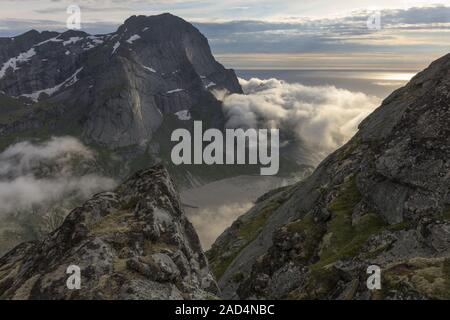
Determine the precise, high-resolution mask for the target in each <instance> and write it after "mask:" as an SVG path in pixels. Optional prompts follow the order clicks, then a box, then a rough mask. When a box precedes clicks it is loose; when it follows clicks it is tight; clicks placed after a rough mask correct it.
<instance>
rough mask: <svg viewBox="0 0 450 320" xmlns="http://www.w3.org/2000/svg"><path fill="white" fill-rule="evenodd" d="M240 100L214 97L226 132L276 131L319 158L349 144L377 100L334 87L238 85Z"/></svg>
mask: <svg viewBox="0 0 450 320" xmlns="http://www.w3.org/2000/svg"><path fill="white" fill-rule="evenodd" d="M240 83H241V86H242V88H243V90H244V93H245V94H243V95H240V94H231V95H227V94H226V93H225V92H223V91H222V92H215V95H216V97H217V98H218V99H220V100H222V101H223V108H224V112H225V115H226V117H227V119H228V120H227V127H230V128H238V127H243V128H279V129H280V133H281V135H282V137H284V138H285V139H292V138H296V139H300V140H301V141H302V142H303V143H304V144H305V145H306V146H308V147H309V148H310V149H312V150H314V151H315V152H317V154H318V155H320V157H321V158H323V157H325V156H326V155H328V154H329V153H331V152H332V151H334V150H336V149H337V148H339V147H340V146H342V145H343V144H344V143H345V142H347V141H348V140H349V139H350V138H351V137H352V136H353V135H354V134H355V133H356V131H357V128H358V125H359V123H360V122H361V121H362V120H363V119H364V118H365V117H367V116H368V115H369V114H370V113H371V112H372V111H373V110H374V109H375V108H376V107H377V106H378V105H379V104H380V99H379V98H377V97H373V96H368V95H366V94H364V93H360V92H352V91H349V90H345V89H339V88H336V87H334V86H320V87H313V86H305V85H302V84H299V83H287V82H284V81H282V80H278V79H267V80H262V79H257V78H252V79H250V80H244V79H240Z"/></svg>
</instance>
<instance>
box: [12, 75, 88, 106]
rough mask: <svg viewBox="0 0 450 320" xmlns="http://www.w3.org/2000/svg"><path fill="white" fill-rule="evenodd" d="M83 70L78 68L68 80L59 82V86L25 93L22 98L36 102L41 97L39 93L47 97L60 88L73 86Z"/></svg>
mask: <svg viewBox="0 0 450 320" xmlns="http://www.w3.org/2000/svg"><path fill="white" fill-rule="evenodd" d="M81 70H83V68H82V67H81V68H79V69H78V70H77V71H76V72H75V73H74V74H73V75H71V76H70V77H69V78H67V79H66V80H64V81H63V82H61V83H60V84H58V85H56V86H54V87H52V88H47V89H43V90H38V91H35V92H32V93H27V94H22V95H21V96H22V97H27V98H30V99H31V100H33V101H35V102H37V101H38V100H39V96H40V95H41V93H45V94H47V95H48V96H51V95H53V94H54V93H55V92H57V91H59V90H60V89H61V88H66V87H68V86H71V85H73V84H74V83H75V82H77V81H78V77H77V75H78V73H80V71H81Z"/></svg>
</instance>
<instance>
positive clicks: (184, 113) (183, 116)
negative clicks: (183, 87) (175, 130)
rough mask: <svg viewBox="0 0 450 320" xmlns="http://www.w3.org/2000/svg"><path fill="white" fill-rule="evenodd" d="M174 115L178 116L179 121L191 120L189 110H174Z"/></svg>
mask: <svg viewBox="0 0 450 320" xmlns="http://www.w3.org/2000/svg"><path fill="white" fill-rule="evenodd" d="M175 115H176V116H177V117H178V120H181V121H188V120H191V113H190V112H189V110H181V111H178V112H175Z"/></svg>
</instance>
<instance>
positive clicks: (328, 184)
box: [208, 55, 450, 299]
mask: <svg viewBox="0 0 450 320" xmlns="http://www.w3.org/2000/svg"><path fill="white" fill-rule="evenodd" d="M449 98H450V55H446V56H444V57H442V58H441V59H439V60H437V61H435V62H434V63H433V64H431V65H430V67H429V68H427V69H426V70H424V71H423V72H421V73H419V74H418V75H417V76H416V77H414V78H413V79H412V80H411V82H410V83H409V84H408V85H407V86H405V87H404V88H401V89H399V90H397V91H395V92H394V93H393V94H392V95H391V96H389V97H388V98H387V99H386V100H385V101H384V102H383V104H382V105H381V106H380V107H379V108H378V109H377V110H376V111H375V112H374V113H373V114H372V115H370V116H369V117H368V118H367V119H366V120H365V121H363V122H362V123H361V125H360V130H359V132H358V133H357V134H356V135H355V137H354V138H353V139H352V140H351V141H350V142H349V143H347V144H346V145H345V146H343V147H342V148H341V149H339V150H338V151H336V152H335V153H333V154H332V155H330V156H329V157H328V158H327V159H325V160H324V161H323V162H322V163H321V165H320V166H319V167H318V168H317V170H316V171H315V172H314V173H313V174H312V175H311V177H309V178H308V179H306V180H305V181H304V182H301V183H299V184H297V185H294V186H292V187H288V188H285V189H282V190H277V191H274V192H272V193H270V194H268V195H266V196H265V197H262V198H261V199H260V201H259V202H258V203H257V205H256V206H255V207H254V208H253V209H252V210H250V212H248V213H247V214H245V215H244V216H243V217H241V218H240V219H239V220H238V221H236V222H235V223H234V224H233V226H232V227H231V228H230V229H228V230H227V231H225V233H224V234H223V235H222V236H221V237H220V238H219V239H218V240H217V242H216V243H215V245H213V247H212V249H211V250H210V251H209V252H208V256H209V258H210V261H211V264H212V269H213V270H214V272H215V273H216V275H217V276H218V278H219V285H220V287H221V289H222V290H223V295H224V296H225V297H227V298H276V299H278V298H291V299H311V298H312V299H334V298H337V299H367V298H371V299H377V298H385V299H409V298H413V299H414V298H418V299H426V298H447V299H448V298H450V220H449V219H450V216H449V213H450V160H449V159H450V127H449V124H450V103H449V101H450V99H449ZM370 265H378V266H380V267H381V269H382V290H375V291H369V290H368V289H367V286H366V279H367V277H368V275H367V274H366V271H367V267H368V266H370Z"/></svg>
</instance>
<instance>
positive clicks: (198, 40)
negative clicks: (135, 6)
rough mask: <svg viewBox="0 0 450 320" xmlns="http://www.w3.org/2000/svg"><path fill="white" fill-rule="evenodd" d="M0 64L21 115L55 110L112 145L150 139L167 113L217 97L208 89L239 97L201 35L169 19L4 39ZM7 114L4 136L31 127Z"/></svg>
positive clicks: (1, 81)
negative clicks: (100, 31) (96, 31)
mask: <svg viewBox="0 0 450 320" xmlns="http://www.w3.org/2000/svg"><path fill="white" fill-rule="evenodd" d="M0 65H1V67H0V91H2V93H3V94H4V95H6V96H8V97H13V98H16V99H18V100H19V101H18V102H17V104H19V103H22V108H20V109H21V110H20V111H21V112H22V113H26V115H27V116H28V117H31V118H36V115H34V114H33V112H28V110H22V109H24V108H26V106H27V105H30V106H31V107H32V109H38V108H36V107H40V106H45V107H47V108H49V107H51V106H49V105H58V108H60V109H65V110H64V111H62V112H61V113H63V114H62V119H60V120H59V121H63V120H64V119H65V120H68V119H70V122H71V124H72V125H73V126H74V127H77V129H78V130H79V131H80V132H78V134H80V135H81V136H82V137H83V140H84V141H89V142H95V143H98V144H102V145H108V146H115V147H123V146H130V145H133V144H143V143H146V142H148V141H150V140H151V139H152V136H153V134H154V133H155V131H156V130H157V129H158V127H159V126H160V125H161V123H162V121H163V117H164V115H167V114H172V115H174V114H175V113H176V112H179V111H184V110H190V109H191V108H193V107H194V106H195V105H198V104H199V103H200V102H201V101H202V100H214V99H213V97H212V95H211V94H210V93H209V91H208V90H209V89H212V88H220V89H227V90H228V91H230V92H236V93H240V92H242V91H241V88H240V86H239V83H238V81H237V78H236V76H235V74H234V72H233V71H232V70H226V69H225V68H224V67H223V66H222V65H220V64H219V63H218V62H217V61H216V60H215V59H214V57H213V56H212V53H211V50H210V48H209V45H208V42H207V40H206V38H205V37H204V36H203V35H202V34H201V33H200V32H199V31H198V30H197V29H196V28H194V27H193V26H192V25H191V24H189V23H187V22H186V21H184V20H182V19H181V18H178V17H175V16H172V15H170V14H162V15H159V16H150V17H146V16H133V17H130V18H129V19H127V20H126V21H125V23H124V24H123V25H122V26H120V27H119V28H118V30H117V31H116V32H114V33H111V34H107V35H88V34H87V33H85V32H82V31H75V30H69V31H66V32H64V33H55V32H41V33H40V32H37V31H34V30H33V31H29V32H27V33H25V34H22V35H20V36H17V37H14V38H2V39H0ZM44 102H45V103H44ZM36 103H37V105H36ZM26 109H30V108H26ZM69 109H70V111H69ZM73 109H75V110H73ZM34 113H36V112H34ZM217 113H220V109H219V110H217ZM32 114H33V115H32ZM9 116H10V118H11V119H12V120H14V121H11V123H9V124H7V125H5V124H4V125H3V126H2V128H0V132H1V133H2V135H5V133H6V134H7V133H10V132H14V133H17V132H18V131H24V130H27V129H33V124H32V123H31V124H30V123H27V121H26V119H24V115H23V114H21V113H20V112H15V113H14V114H13V113H12V112H10V113H9ZM69 117H70V118H69ZM17 122H19V123H20V125H19V124H18V123H17ZM55 122H56V121H55ZM55 125H56V126H57V124H55ZM66 125H67V124H66ZM12 128H13V129H12ZM52 129H54V128H52Z"/></svg>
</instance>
